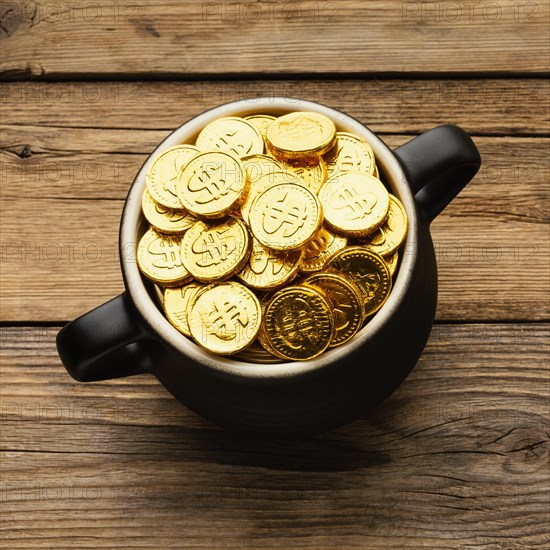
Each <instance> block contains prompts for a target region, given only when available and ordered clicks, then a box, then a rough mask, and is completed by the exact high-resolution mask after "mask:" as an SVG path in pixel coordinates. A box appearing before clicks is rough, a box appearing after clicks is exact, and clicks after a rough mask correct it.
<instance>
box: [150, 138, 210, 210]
mask: <svg viewBox="0 0 550 550" xmlns="http://www.w3.org/2000/svg"><path fill="white" fill-rule="evenodd" d="M199 153H200V150H199V149H197V148H196V147H195V146H193V145H176V146H174V147H170V148H169V149H166V151H163V152H162V153H161V154H160V155H159V156H158V157H157V158H156V159H155V160H154V161H153V163H152V164H151V166H150V167H149V170H147V174H146V175H145V183H146V185H147V189H148V191H149V193H151V196H152V197H153V199H155V200H156V201H157V202H158V203H159V204H162V206H165V207H166V208H172V209H174V210H177V209H181V208H182V205H181V202H180V200H179V198H178V194H177V191H176V185H177V181H178V176H179V173H180V171H181V169H182V168H183V167H184V166H185V164H187V163H188V162H189V161H190V160H191V159H192V158H193V157H196V156H197V155H198V154H199Z"/></svg>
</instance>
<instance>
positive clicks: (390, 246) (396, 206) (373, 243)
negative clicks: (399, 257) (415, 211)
mask: <svg viewBox="0 0 550 550" xmlns="http://www.w3.org/2000/svg"><path fill="white" fill-rule="evenodd" d="M406 236H407V214H405V208H403V205H402V204H401V202H400V201H399V199H398V198H396V197H394V196H393V195H390V208H389V211H388V217H387V218H386V221H385V222H384V224H383V225H382V226H380V227H379V228H378V229H377V230H376V231H375V232H374V233H371V234H370V235H369V236H368V237H365V239H363V240H361V244H362V245H363V246H366V247H367V248H370V249H371V250H374V251H375V252H376V253H377V254H380V256H384V257H385V256H391V255H392V254H393V253H394V252H395V251H396V250H397V249H398V248H399V247H400V246H401V244H403V241H404V240H405V237H406Z"/></svg>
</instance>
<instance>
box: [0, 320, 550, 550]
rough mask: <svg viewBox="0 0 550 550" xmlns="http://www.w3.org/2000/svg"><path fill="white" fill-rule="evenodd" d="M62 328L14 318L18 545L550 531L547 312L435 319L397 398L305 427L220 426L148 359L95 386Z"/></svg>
mask: <svg viewBox="0 0 550 550" xmlns="http://www.w3.org/2000/svg"><path fill="white" fill-rule="evenodd" d="M57 330H58V328H57V327H48V328H44V327H9V328H3V329H2V331H1V334H2V336H1V341H2V348H1V351H0V353H1V355H0V359H1V361H0V366H1V370H0V373H1V376H2V402H1V411H2V413H1V417H0V419H1V421H2V426H3V429H2V443H1V444H2V471H1V474H0V475H1V480H0V482H1V488H2V504H3V513H2V518H1V528H2V541H3V546H4V547H6V548H7V547H10V548H39V547H56V548H58V547H70V548H79V547H90V546H94V547H95V546H98V545H109V546H125V547H136V548H137V547H151V546H152V547H155V548H198V547H201V548H259V547H261V548H290V547H292V548H294V547H296V548H315V549H327V550H328V549H332V548H344V547H345V548H353V547H360V548H397V547H402V548H411V547H429V548H438V549H439V548H451V549H452V548H487V549H489V548H520V547H521V548H543V547H546V546H548V544H549V543H550V536H549V532H548V499H549V497H550V474H549V471H548V468H547V464H548V458H549V450H550V434H549V433H548V422H549V420H550V418H549V417H550V411H549V406H548V402H549V401H548V398H549V389H548V376H549V374H550V370H549V369H550V366H549V363H548V360H547V358H548V337H549V335H550V332H549V326H548V325H547V324H546V325H542V324H534V323H533V324H524V325H521V324H501V325H498V324H496V325H490V324H489V325H474V324H466V325H436V326H435V327H434V330H433V333H432V337H431V339H430V342H429V344H428V346H427V349H426V351H425V353H424V355H423V356H422V358H421V360H420V362H419V364H418V365H417V367H416V368H415V370H414V371H413V373H412V374H411V376H410V377H409V378H408V379H407V380H406V381H405V383H404V384H403V385H402V387H401V388H400V389H399V390H398V391H397V392H396V393H395V394H394V395H393V396H392V397H390V398H389V399H388V400H387V401H386V402H385V403H384V404H383V405H382V406H380V407H379V408H377V409H376V410H375V411H373V412H371V413H370V414H368V415H367V416H365V417H364V418H361V419H359V420H357V421H355V422H353V423H352V424H350V425H348V426H346V427H343V428H340V429H338V430H336V431H333V432H330V433H328V434H324V435H321V436H317V437H310V438H303V439H298V440H296V439H293V440H286V439H275V440H274V439H271V438H249V437H241V436H239V435H236V434H232V433H229V432H224V431H222V430H219V429H218V428H216V427H214V426H212V425H210V424H208V423H206V422H205V421H203V420H201V419H200V418H198V417H196V416H195V415H194V414H192V413H190V412H189V411H188V410H187V409H185V408H184V407H182V406H180V405H179V404H178V403H177V402H176V401H175V400H173V399H172V398H171V397H170V396H169V395H168V393H167V392H166V391H165V390H164V389H163V388H162V387H161V386H160V385H159V384H158V383H156V382H155V381H154V380H153V379H152V377H150V376H147V375H144V376H139V377H134V378H130V379H126V380H116V381H112V382H102V383H93V384H87V385H85V384H78V383H76V382H74V381H72V380H71V379H70V378H69V376H68V375H67V374H66V373H65V371H64V369H63V367H62V366H61V365H60V363H59V359H58V358H57V355H56V351H55V346H54V337H55V333H56V332H57Z"/></svg>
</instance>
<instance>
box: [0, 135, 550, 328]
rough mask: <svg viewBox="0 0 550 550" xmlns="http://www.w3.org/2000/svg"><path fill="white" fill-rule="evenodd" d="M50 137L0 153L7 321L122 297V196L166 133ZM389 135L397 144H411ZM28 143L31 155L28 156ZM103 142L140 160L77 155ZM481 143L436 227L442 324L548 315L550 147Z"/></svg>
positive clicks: (67, 313) (524, 141) (60, 313)
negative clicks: (475, 165) (472, 171)
mask: <svg viewBox="0 0 550 550" xmlns="http://www.w3.org/2000/svg"><path fill="white" fill-rule="evenodd" d="M49 130H50V137H49V138H48V136H47V135H46V134H42V135H40V137H38V138H37V142H36V143H37V145H35V142H34V141H30V142H27V141H26V138H28V137H29V134H23V136H24V139H23V141H22V140H19V139H18V138H17V133H16V127H13V126H12V127H10V131H11V134H9V139H10V141H9V142H4V145H5V146H4V150H3V152H2V153H0V162H1V163H2V164H0V166H2V178H3V180H2V183H3V184H2V195H1V200H2V210H3V215H2V218H1V220H0V228H1V235H2V258H1V259H2V262H1V263H0V269H1V275H2V287H1V289H0V295H1V298H2V319H3V320H4V321H33V320H36V321H48V320H67V319H71V318H74V317H76V316H78V315H80V314H82V313H84V312H85V311H87V310H89V309H91V308H93V307H94V306H96V305H98V304H100V303H101V302H103V301H106V300H107V299H109V298H110V297H112V296H114V295H116V294H117V293H119V292H121V291H122V288H123V287H122V282H121V276H120V272H119V267H118V259H117V258H118V255H117V239H118V223H119V218H120V213H121V211H122V205H123V199H124V197H125V196H126V192H127V188H128V184H129V182H130V181H131V180H132V178H133V176H134V174H135V173H136V172H137V170H138V169H139V167H140V166H141V164H142V162H143V161H144V159H145V154H143V153H144V152H145V151H149V150H151V149H152V148H153V147H154V144H155V143H157V142H158V141H159V140H160V139H162V137H163V136H164V135H165V132H164V131H146V132H142V131H136V130H124V131H122V130H120V131H116V132H113V133H112V134H111V133H110V132H109V131H107V130H95V129H79V128H77V129H74V128H58V129H57V130H55V129H51V128H50V129H49ZM385 139H386V141H387V142H388V143H389V144H390V145H391V146H396V145H398V144H399V143H403V142H405V141H407V140H408V139H410V137H409V136H399V135H397V136H385ZM22 143H27V144H28V153H29V154H30V156H28V157H27V156H26V155H27V153H24V154H21V151H22V147H21V144H22ZM50 143H51V145H50ZM106 143H107V144H108V146H109V147H112V148H113V149H114V150H115V151H116V150H117V149H118V150H121V151H122V150H123V149H124V143H127V144H128V148H130V149H132V153H131V154H130V153H123V152H120V153H116V152H115V153H103V152H98V153H93V152H92V153H85V152H80V149H83V148H84V147H85V146H86V144H88V147H89V148H90V150H91V151H96V150H99V151H101V150H104V149H105V148H106V145H105V144H106ZM476 143H477V144H478V146H479V148H480V150H481V154H482V157H483V161H484V167H483V169H482V171H481V172H480V174H479V175H478V176H477V177H476V178H475V180H474V181H473V182H472V183H471V184H470V185H469V186H468V187H467V188H466V189H465V190H464V191H463V192H462V193H461V195H460V196H459V197H458V198H457V199H456V200H455V201H454V202H453V203H452V204H451V205H450V206H449V207H448V208H447V210H446V211H445V212H444V213H443V214H442V215H441V216H440V217H439V218H438V219H437V220H436V221H435V222H434V224H433V229H432V233H433V237H434V241H435V244H436V251H437V254H438V261H439V279H440V290H439V309H438V313H437V316H438V319H439V320H522V319H534V320H541V319H548V316H549V304H548V300H547V299H546V298H545V297H547V296H548V295H549V293H550V282H549V280H548V276H547V275H548V269H549V265H550V242H549V241H550V237H549V235H548V231H547V230H546V222H547V219H548V210H549V204H548V196H547V193H546V191H545V189H546V183H547V181H548V177H549V171H550V170H549V161H548V158H547V150H548V140H547V139H543V138H495V137H479V138H476ZM117 144H118V145H117ZM73 148H74V149H75V151H73V150H72V149H73ZM12 150H17V151H18V152H19V154H20V155H21V156H19V155H17V154H14V153H12V152H10V151H12ZM33 151H35V152H36V154H34V153H33ZM40 151H44V152H40ZM138 151H139V152H138ZM22 157H23V158H22ZM45 273H47V274H48V275H47V276H45ZM98 281H101V284H98Z"/></svg>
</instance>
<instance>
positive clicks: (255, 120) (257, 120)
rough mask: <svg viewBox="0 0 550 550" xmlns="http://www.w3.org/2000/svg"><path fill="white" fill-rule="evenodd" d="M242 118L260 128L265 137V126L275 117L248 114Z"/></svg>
mask: <svg viewBox="0 0 550 550" xmlns="http://www.w3.org/2000/svg"><path fill="white" fill-rule="evenodd" d="M244 119H245V120H246V121H248V122H250V124H252V125H254V126H256V128H258V130H260V133H261V134H262V136H264V137H265V133H266V131H267V127H268V126H269V125H270V124H271V123H272V122H273V121H274V120H275V117H274V116H271V115H250V116H245V117H244Z"/></svg>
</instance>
